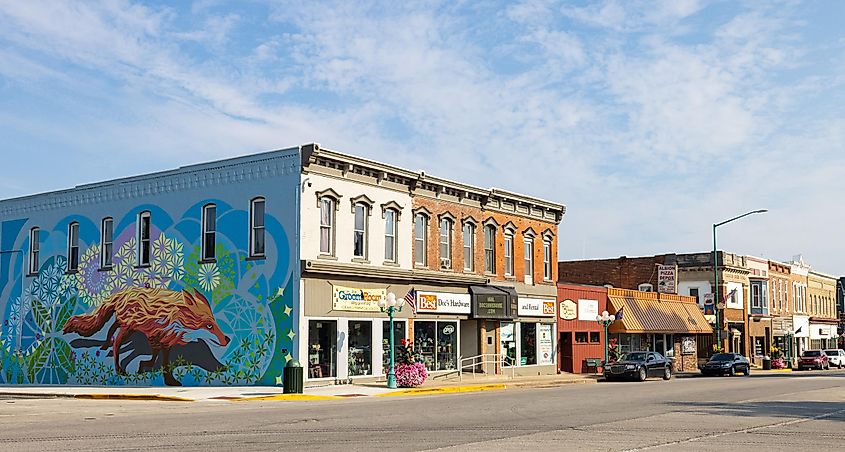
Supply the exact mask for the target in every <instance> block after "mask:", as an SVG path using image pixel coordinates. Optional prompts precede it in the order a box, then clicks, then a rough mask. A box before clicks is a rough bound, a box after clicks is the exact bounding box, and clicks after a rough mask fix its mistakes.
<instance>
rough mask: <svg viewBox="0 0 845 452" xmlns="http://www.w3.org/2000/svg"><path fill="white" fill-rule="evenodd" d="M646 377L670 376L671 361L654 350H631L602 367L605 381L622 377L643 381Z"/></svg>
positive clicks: (666, 377)
mask: <svg viewBox="0 0 845 452" xmlns="http://www.w3.org/2000/svg"><path fill="white" fill-rule="evenodd" d="M648 377H663V379H664V380H668V379H670V378H672V362H671V361H669V360H668V359H666V358H664V357H663V355H661V354H660V353H656V352H648V351H643V352H631V353H626V354H624V355H622V358H621V359H620V360H619V361H616V362H615V363H610V364H608V365H607V366H605V369H604V379H605V380H607V381H611V380H617V379H622V378H633V379H636V380H639V381H645V379H646V378H648Z"/></svg>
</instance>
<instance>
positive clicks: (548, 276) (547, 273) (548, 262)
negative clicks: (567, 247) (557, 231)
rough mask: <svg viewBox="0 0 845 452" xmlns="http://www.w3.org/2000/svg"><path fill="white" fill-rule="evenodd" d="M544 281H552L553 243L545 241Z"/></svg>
mask: <svg viewBox="0 0 845 452" xmlns="http://www.w3.org/2000/svg"><path fill="white" fill-rule="evenodd" d="M543 280H545V281H551V280H552V242H550V241H548V240H543Z"/></svg>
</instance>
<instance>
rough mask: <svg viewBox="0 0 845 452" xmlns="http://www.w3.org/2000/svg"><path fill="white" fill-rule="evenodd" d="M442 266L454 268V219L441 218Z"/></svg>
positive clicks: (443, 267) (442, 267)
mask: <svg viewBox="0 0 845 452" xmlns="http://www.w3.org/2000/svg"><path fill="white" fill-rule="evenodd" d="M440 268H441V269H449V268H452V220H451V219H449V218H441V219H440Z"/></svg>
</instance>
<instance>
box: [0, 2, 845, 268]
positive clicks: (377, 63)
mask: <svg viewBox="0 0 845 452" xmlns="http://www.w3.org/2000/svg"><path fill="white" fill-rule="evenodd" d="M393 3H397V2H386V3H380V2H365V1H360V2H285V1H246V2H224V1H214V0H206V1H202V0H200V1H195V2H187V1H185V2H133V1H117V0H115V1H104V2H94V1H73V0H66V1H62V2H55V1H37V0H29V1H25V2H22V1H15V0H0V137H2V141H0V153H2V157H3V169H2V173H0V174H2V178H0V198H8V197H13V196H20V195H25V194H30V193H35V192H42V191H47V190H53V189H59V188H66V187H70V186H73V185H76V184H81V183H86V182H92V181H97V180H104V179H110V178H114V177H121V176H128V175H133V174H139V173H145V172H150V171H156V170H161V169H168V168H172V167H175V166H179V165H184V164H189V163H196V162H201V161H207V160H210V159H217V158H224V157H231V156H235V155H242V154H247V153H252V152H258V151H263V150H268V149H277V148H282V147H288V146H292V145H297V144H302V143H307V142H319V143H321V144H322V145H323V146H324V147H328V148H331V149H336V150H339V151H342V152H347V153H352V154H357V155H362V156H365V157H370V158H374V159H379V160H384V161H386V162H389V163H393V164H397V165H400V166H404V167H408V168H412V169H424V170H426V171H427V172H428V173H430V174H436V175H439V176H443V177H449V178H454V179H457V180H461V181H466V182H470V183H473V184H476V185H481V186H486V187H491V186H495V187H499V188H505V189H508V190H513V191H518V192H522V193H526V194H530V195H535V196H539V197H542V198H546V199H550V200H555V201H558V202H561V203H564V204H566V205H567V207H568V213H567V215H566V217H565V219H564V221H563V223H562V224H561V227H560V256H561V258H563V259H573V258H581V257H588V258H591V257H615V256H619V255H627V256H634V255H645V254H652V253H661V252H671V251H679V252H684V251H705V250H707V249H709V248H710V247H711V236H710V232H711V231H710V225H712V223H714V222H717V221H721V220H723V219H726V218H730V217H732V216H734V215H736V214H739V213H742V212H745V211H747V210H751V209H758V208H767V209H769V210H770V212H769V213H767V214H765V215H759V216H754V217H750V218H747V219H745V220H742V221H741V222H737V223H732V224H731V225H729V226H725V227H724V228H720V245H721V246H720V248H726V249H730V250H733V251H736V252H740V253H746V254H753V255H758V256H762V257H770V258H776V259H789V258H791V257H792V256H793V255H795V254H799V253H801V254H803V255H804V257H805V260H807V261H808V262H809V263H810V264H811V265H813V266H814V267H816V268H818V269H819V270H821V271H825V272H828V273H832V274H845V264H843V263H842V259H841V256H843V254H845V240H843V236H842V233H841V231H842V229H843V224H845V208H843V207H842V206H841V204H842V196H843V194H845V177H842V174H843V173H845V152H843V151H845V27H843V26H842V20H843V18H845V2H839V1H826V2H825V1H821V2H806V3H803V2H794V1H784V2H781V1H768V2H759V1H754V2H737V1H715V2H707V1H696V0H676V1H671V2H668V1H667V2H665V3H660V2H645V1H606V2H563V3H560V2H551V1H549V2H546V1H541V0H538V1H530V2H524V3H519V2H460V1H459V2H454V1H453V2H442V3H438V2H413V1H411V2H403V3H402V5H403V6H400V7H397V6H395V5H393Z"/></svg>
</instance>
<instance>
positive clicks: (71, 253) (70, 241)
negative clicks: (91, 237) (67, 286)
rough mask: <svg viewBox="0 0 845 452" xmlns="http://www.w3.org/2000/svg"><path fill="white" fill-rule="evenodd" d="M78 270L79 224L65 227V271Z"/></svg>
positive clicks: (73, 223) (74, 223)
mask: <svg viewBox="0 0 845 452" xmlns="http://www.w3.org/2000/svg"><path fill="white" fill-rule="evenodd" d="M77 270H79V223H77V222H75V221H74V222H72V223H71V224H69V225H68V226H67V271H69V272H75V271H77Z"/></svg>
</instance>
